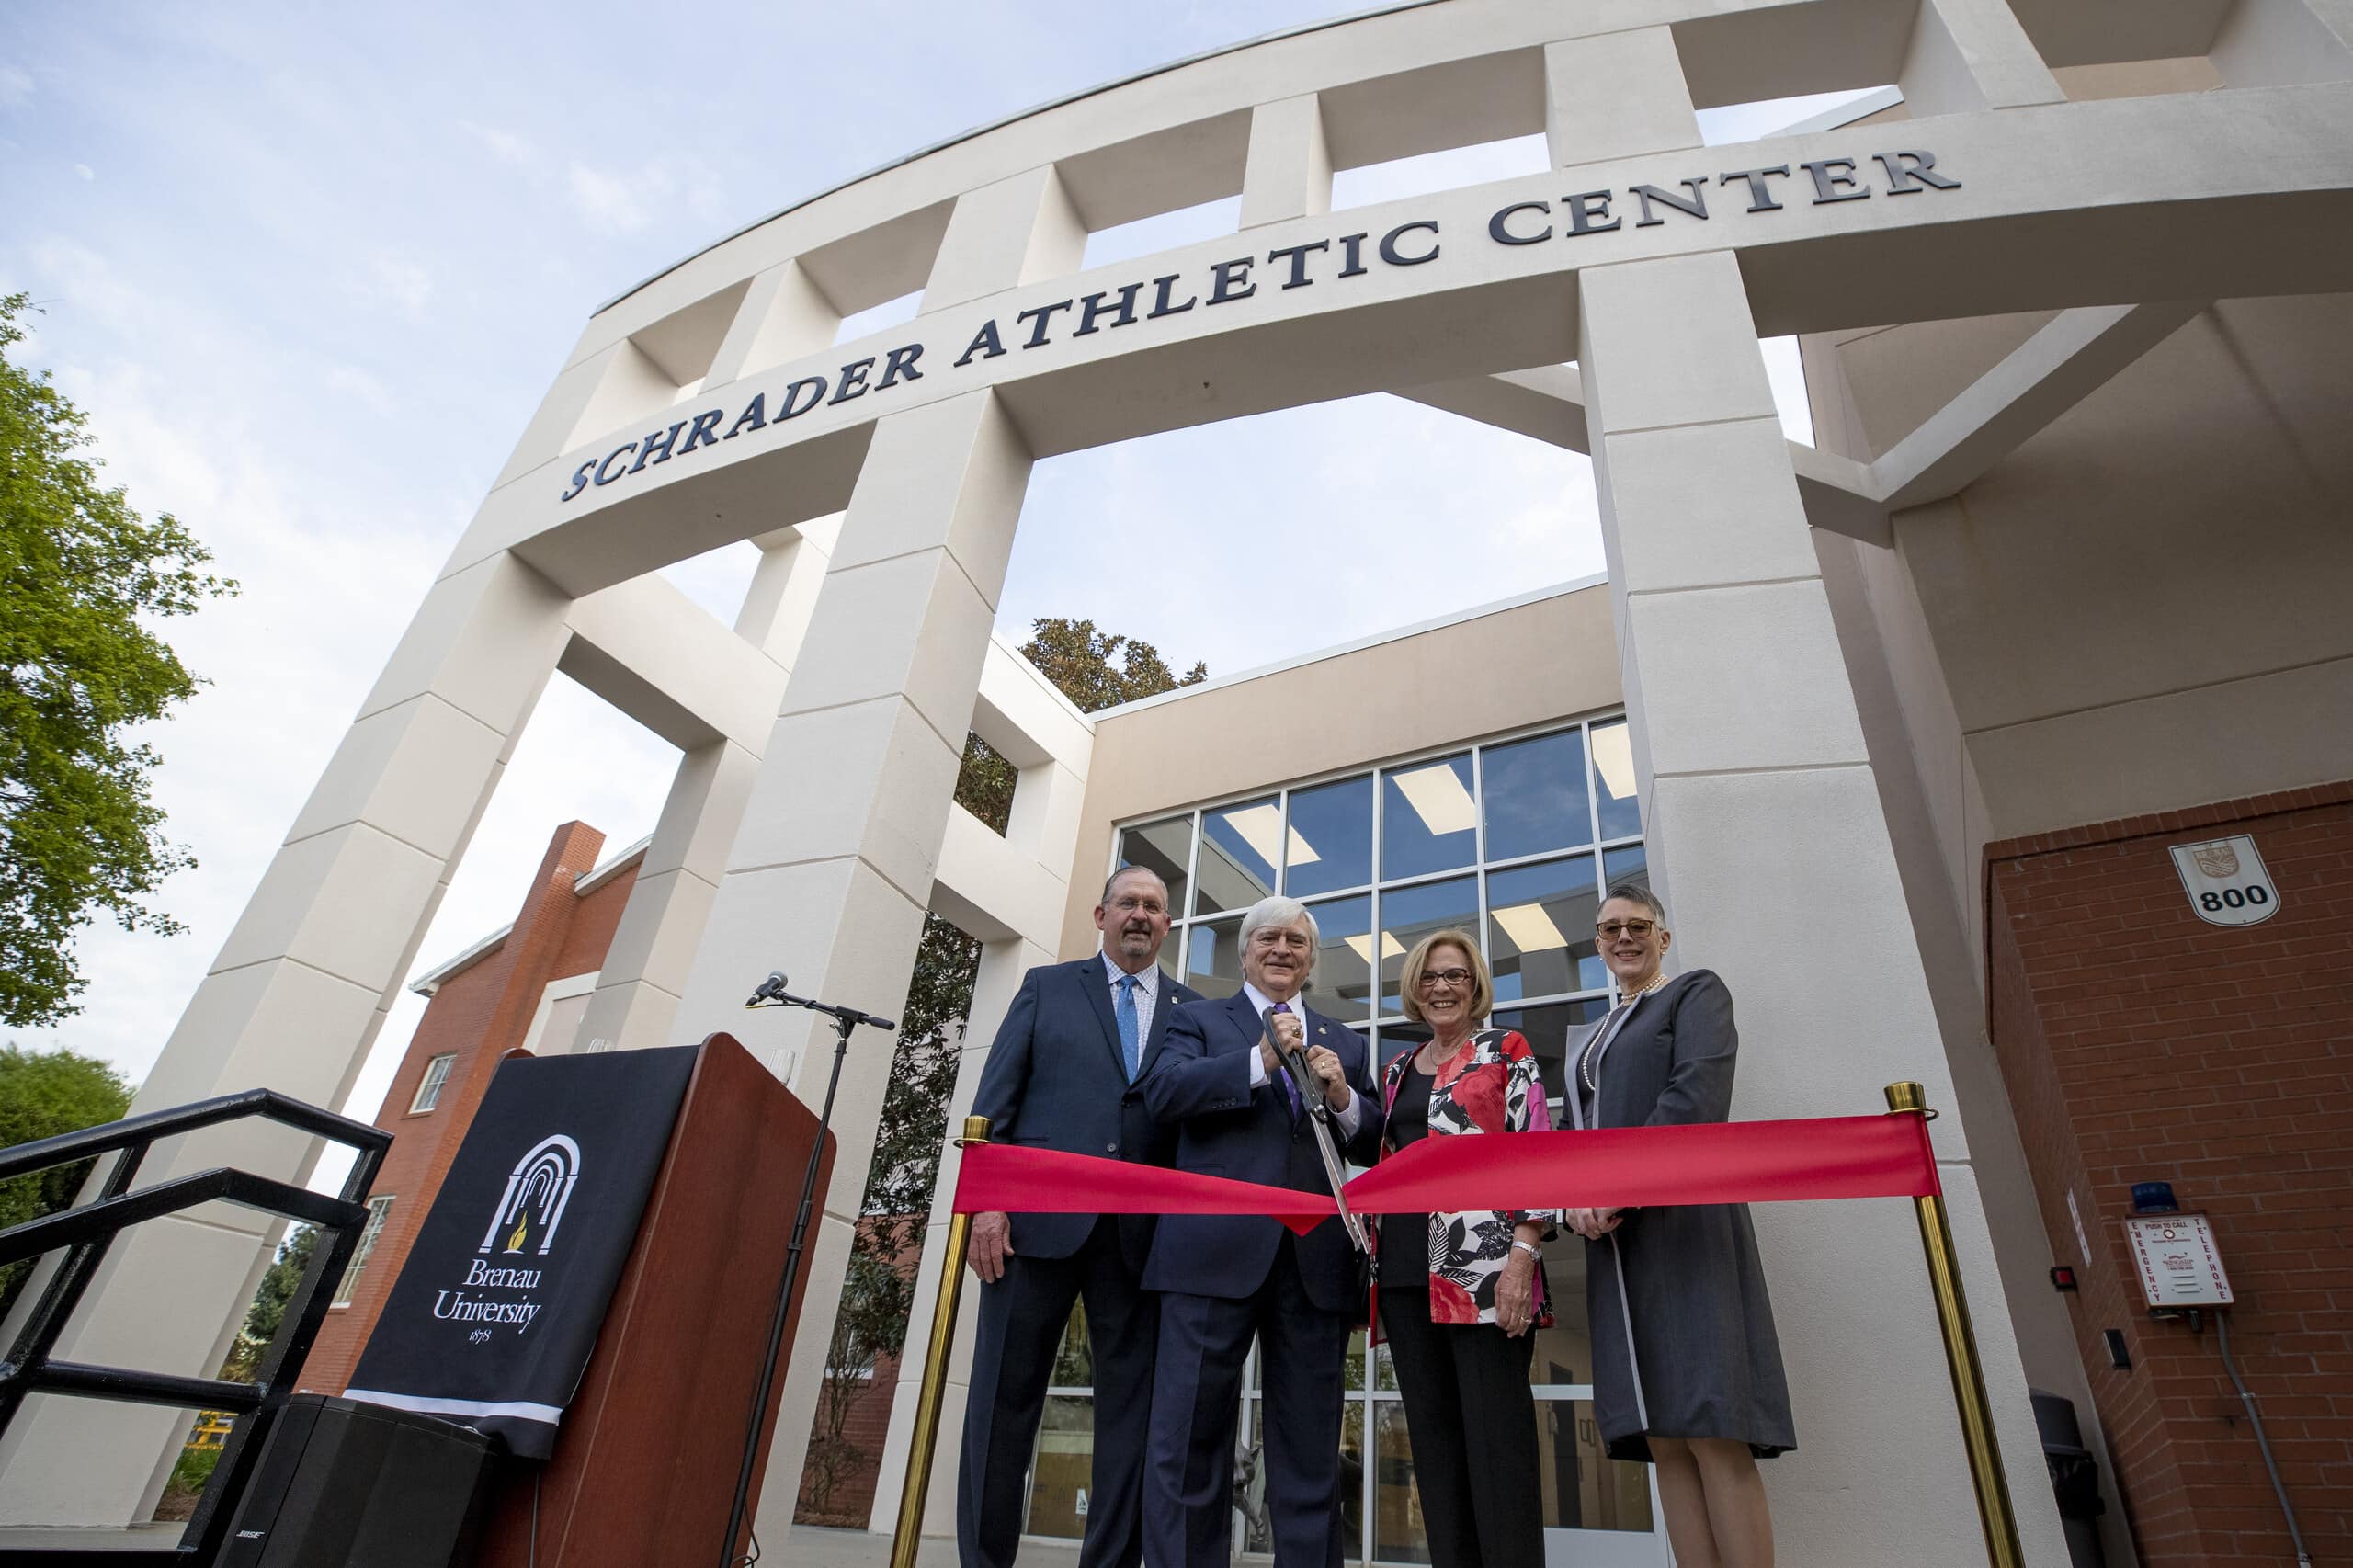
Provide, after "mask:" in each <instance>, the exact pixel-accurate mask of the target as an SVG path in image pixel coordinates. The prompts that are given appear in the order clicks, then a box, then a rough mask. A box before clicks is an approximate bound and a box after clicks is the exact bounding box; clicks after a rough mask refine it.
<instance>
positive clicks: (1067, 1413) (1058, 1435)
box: [1026, 1394, 1095, 1540]
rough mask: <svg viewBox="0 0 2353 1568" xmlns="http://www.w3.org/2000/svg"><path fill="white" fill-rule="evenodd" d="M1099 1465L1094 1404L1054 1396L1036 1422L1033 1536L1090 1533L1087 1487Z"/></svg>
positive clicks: (1031, 1477)
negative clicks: (1096, 1457) (1096, 1450)
mask: <svg viewBox="0 0 2353 1568" xmlns="http://www.w3.org/2000/svg"><path fill="white" fill-rule="evenodd" d="M1094 1469H1095V1402H1094V1400H1092V1399H1088V1398H1073V1397H1071V1396H1069V1395H1066V1394H1054V1395H1051V1396H1050V1397H1049V1398H1048V1399H1047V1401H1046V1415H1045V1419H1044V1420H1043V1421H1041V1422H1040V1423H1039V1425H1038V1458H1037V1460H1036V1462H1035V1464H1033V1465H1032V1466H1031V1468H1030V1471H1029V1524H1028V1526H1027V1527H1026V1528H1027V1529H1028V1530H1029V1534H1031V1535H1052V1536H1063V1537H1066V1538H1068V1539H1070V1540H1077V1539H1078V1538H1079V1537H1081V1536H1083V1535H1085V1534H1086V1488H1087V1485H1088V1483H1089V1481H1090V1480H1091V1478H1092V1475H1093V1471H1094Z"/></svg>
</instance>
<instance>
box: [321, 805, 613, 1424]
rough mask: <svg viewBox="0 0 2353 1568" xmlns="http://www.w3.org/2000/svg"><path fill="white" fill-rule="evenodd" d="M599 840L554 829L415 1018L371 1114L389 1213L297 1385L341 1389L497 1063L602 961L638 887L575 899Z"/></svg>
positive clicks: (584, 829) (573, 829) (583, 830)
mask: <svg viewBox="0 0 2353 1568" xmlns="http://www.w3.org/2000/svg"><path fill="white" fill-rule="evenodd" d="M604 843H605V835H603V834H601V833H599V832H597V830H596V829H595V828H593V827H590V826H588V825H586V824H584V823H576V822H570V823H565V824H563V826H561V827H559V828H557V829H556V830H555V834H554V835H553V836H552V837H551V839H550V840H549V843H548V851H547V854H546V855H545V856H544V857H543V858H541V859H540V868H539V870H538V871H537V872H536V873H535V874H534V875H533V877H532V880H531V883H530V886H529V890H528V891H527V892H526V893H525V895H524V898H523V903H522V906H521V908H519V909H518V910H517V912H516V916H515V926H514V929H513V930H511V931H509V932H508V933H507V935H506V940H505V941H503V942H502V943H500V944H499V946H498V947H497V948H496V949H494V950H493V951H491V952H489V953H486V954H484V955H483V957H482V958H480V959H479V960H476V961H475V962H473V963H472V964H471V965H469V966H468V967H466V968H465V969H463V970H460V971H458V972H457V973H455V974H452V975H450V976H449V977H448V978H446V979H445V980H443V981H442V982H441V983H440V984H439V985H438V987H437V988H436V990H435V991H434V994H433V1000H432V1001H431V1002H430V1003H428V1004H427V1005H426V1009H425V1016H424V1017H422V1018H420V1019H418V1020H417V1026H416V1033H415V1035H414V1036H413V1037H412V1038H411V1039H410V1040H409V1046H408V1051H407V1052H406V1053H405V1054H404V1056H403V1057H402V1058H401V1065H400V1070H399V1071H398V1072H396V1073H395V1074H393V1075H392V1087H391V1088H389V1089H387V1090H386V1091H385V1092H384V1105H383V1108H382V1109H381V1111H379V1112H378V1113H377V1116H376V1125H377V1126H379V1127H381V1128H382V1129H384V1130H385V1131H388V1132H390V1133H392V1148H391V1149H390V1150H389V1151H388V1152H387V1153H386V1154H385V1156H384V1164H383V1166H382V1167H381V1169H380V1170H379V1171H378V1172H377V1176H376V1183H375V1186H374V1187H373V1188H372V1189H371V1194H379V1193H389V1194H391V1195H392V1210H391V1211H390V1213H389V1214H388V1215H387V1216H386V1218H385V1221H384V1227H383V1230H382V1231H381V1233H379V1234H378V1236H377V1238H376V1246H375V1250H374V1252H373V1253H372V1254H371V1255H370V1256H369V1260H368V1267H367V1269H366V1271H365V1272H364V1273H363V1274H362V1275H361V1276H360V1279H359V1283H358V1289H357V1290H354V1291H353V1293H352V1300H351V1304H350V1305H348V1306H344V1307H335V1308H333V1309H331V1310H330V1311H329V1312H328V1313H327V1323H326V1326H325V1327H324V1329H322V1330H321V1331H320V1334H319V1338H318V1342H317V1344H316V1346H313V1349H312V1351H311V1357H310V1359H309V1360H308V1361H307V1362H305V1363H304V1364H303V1368H302V1379H301V1387H302V1388H304V1389H308V1390H313V1391H315V1392H323V1393H341V1392H343V1391H344V1389H345V1387H346V1386H347V1384H348V1383H349V1382H350V1379H351V1369H352V1367H353V1366H354V1365H355V1364H357V1363H358V1359H359V1352H360V1349H361V1347H362V1346H365V1345H366V1344H367V1341H368V1335H369V1331H370V1330H372V1329H373V1328H374V1327H375V1324H376V1317H377V1314H378V1313H379V1312H381V1311H382V1310H383V1304H384V1297H385V1294H386V1293H387V1292H388V1291H389V1290H391V1289H392V1280H393V1279H394V1278H397V1277H398V1276H399V1274H400V1267H401V1264H402V1263H403V1261H404V1260H405V1259H406V1258H407V1256H408V1249H409V1244H410V1243H411V1242H413V1241H414V1240H415V1236H416V1231H417V1226H418V1224H419V1222H420V1221H422V1220H423V1218H424V1216H425V1213H426V1210H427V1209H429V1208H430V1207H431V1206H432V1201H433V1195H434V1194H435V1193H437V1192H438V1191H439V1190H440V1188H441V1182H442V1179H443V1178H444V1177H445V1176H448V1174H449V1165H450V1162H451V1161H452V1160H454V1159H456V1158H457V1153H458V1145H459V1144H460V1142H462V1141H463V1140H464V1137H465V1131H466V1128H467V1126H468V1124H469V1123H471V1122H472V1120H473V1114H474V1108H475V1107H476V1106H477V1105H479V1104H480V1103H481V1101H482V1096H483V1091H484V1090H485V1089H486V1088H488V1087H489V1085H490V1076H491V1074H493V1073H494V1072H495V1071H496V1070H497V1067H498V1062H499V1058H500V1057H502V1056H504V1055H505V1054H506V1052H507V1051H511V1050H514V1049H516V1048H517V1047H518V1046H520V1045H521V1044H522V1043H523V1040H524V1037H525V1036H526V1035H527V1034H528V1033H529V1030H530V1027H531V1019H532V1017H534V1015H536V1014H537V1013H538V1011H539V1006H540V997H541V996H542V995H543V994H545V993H546V990H547V986H548V983H549V982H550V981H552V980H560V979H563V978H564V977H565V976H567V975H574V974H585V973H588V972H590V971H594V970H597V969H598V968H600V967H601V966H602V964H603V962H604V956H605V949H606V948H607V947H608V946H609V945H610V943H611V941H612V937H613V930H614V927H615V926H617V925H619V923H620V916H621V908H622V906H623V905H624V904H626V903H628V902H629V894H630V890H631V888H632V887H634V886H635V885H636V883H637V870H636V867H635V866H634V865H631V866H628V867H625V868H623V869H621V870H620V872H619V873H618V874H616V875H614V876H612V877H610V878H608V880H606V881H602V882H599V883H598V884H597V887H596V888H594V889H593V890H592V891H591V892H589V893H588V894H587V895H586V896H585V897H579V896H575V895H574V885H575V884H576V883H577V882H578V881H579V880H580V879H581V878H583V877H585V876H586V875H587V873H588V872H589V871H590V870H591V869H593V868H594V867H595V866H596V863H597V852H598V851H599V850H600V849H602V848H603V847H604ZM451 1053H454V1054H455V1056H456V1058H457V1060H456V1061H454V1062H451V1063H450V1065H449V1079H448V1081H447V1082H446V1083H444V1084H443V1085H442V1088H441V1096H440V1099H439V1101H438V1104H436V1105H435V1107H434V1108H433V1109H431V1110H429V1111H426V1112H422V1113H419V1114H415V1115H411V1114H410V1113H409V1107H410V1106H412V1105H414V1104H415V1103H416V1091H417V1085H419V1084H420V1083H421V1082H423V1080H424V1077H425V1069H426V1063H427V1062H431V1061H432V1060H433V1058H435V1057H437V1056H441V1055H446V1054H451Z"/></svg>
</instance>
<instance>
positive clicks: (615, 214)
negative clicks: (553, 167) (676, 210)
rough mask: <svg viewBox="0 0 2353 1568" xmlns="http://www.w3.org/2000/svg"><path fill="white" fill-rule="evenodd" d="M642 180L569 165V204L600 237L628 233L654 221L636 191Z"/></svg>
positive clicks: (581, 165)
mask: <svg viewBox="0 0 2353 1568" xmlns="http://www.w3.org/2000/svg"><path fill="white" fill-rule="evenodd" d="M643 183H644V182H643V181H642V180H640V179H635V178H632V177H631V176H626V175H608V174H606V173H604V172H603V171H601V170H598V169H592V168H590V167H589V166H588V165H585V164H574V165H572V204H573V206H574V208H576V209H577V210H578V211H579V213H580V217H581V221H582V222H585V223H586V224H587V225H588V226H589V227H590V228H591V229H594V230H596V231H597V233H602V234H629V233H636V232H637V231H638V230H640V229H642V228H643V227H645V225H646V224H647V223H648V222H651V221H652V219H653V214H652V213H650V212H648V211H647V210H645V203H644V201H643V200H642V199H641V198H640V197H639V195H638V191H639V189H640V188H641V187H642V185H643Z"/></svg>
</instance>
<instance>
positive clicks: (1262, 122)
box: [1242, 93, 1332, 229]
mask: <svg viewBox="0 0 2353 1568" xmlns="http://www.w3.org/2000/svg"><path fill="white" fill-rule="evenodd" d="M1330 210H1332V149H1331V148H1330V147H1329V146H1328V145H1327V144H1326V143H1325V142H1324V108H1323V100H1322V99H1321V98H1319V97H1316V96H1315V95H1314V94H1313V93H1306V94H1303V95H1302V96H1301V97H1295V98H1283V99H1280V100H1279V101H1277V102H1274V103H1270V104H1260V105H1258V106H1257V107H1256V108H1254V109H1252V110H1251V111H1250V151H1249V153H1248V155H1247V157H1246V158H1245V161H1244V163H1243V166H1242V226H1243V227H1244V228H1245V229H1252V228H1256V227H1257V226H1258V225H1259V224H1261V223H1280V222H1285V221H1286V220H1289V219H1292V218H1312V217H1313V216H1315V215H1316V214H1317V213H1319V212H1329V211H1330Z"/></svg>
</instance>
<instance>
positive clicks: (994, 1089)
mask: <svg viewBox="0 0 2353 1568" xmlns="http://www.w3.org/2000/svg"><path fill="white" fill-rule="evenodd" d="M1095 925H1096V928H1097V930H1099V931H1101V932H1102V933H1103V950H1102V951H1101V952H1099V953H1097V954H1095V955H1094V956H1092V957H1089V958H1084V959H1081V960H1078V961H1077V962H1075V963H1061V964H1045V965H1041V966H1040V967H1039V968H1037V969H1033V970H1031V971H1029V973H1028V974H1026V975H1024V976H1023V977H1022V980H1021V990H1020V993H1019V994H1017V995H1016V996H1015V997H1014V999H1013V1006H1012V1007H1011V1008H1010V1009H1009V1010H1008V1011H1007V1012H1006V1016H1005V1023H1004V1025H1003V1026H1002V1027H1001V1028H998V1030H997V1032H996V1043H995V1045H994V1046H992V1047H991V1048H990V1050H989V1058H988V1063H987V1065H986V1066H984V1067H983V1068H982V1069H981V1085H980V1088H979V1090H978V1091H977V1092H976V1093H975V1094H974V1095H973V1096H972V1114H973V1115H975V1116H985V1117H987V1118H988V1119H989V1138H990V1140H991V1141H992V1142H998V1143H1018V1144H1021V1145H1024V1146H1025V1147H1029V1148H1040V1149H1060V1150H1063V1151H1064V1152H1065V1153H1074V1154H1094V1155H1097V1156H1098V1157H1102V1156H1108V1157H1111V1158H1116V1159H1121V1160H1140V1161H1142V1162H1144V1163H1146V1164H1149V1165H1166V1164H1168V1162H1169V1159H1170V1157H1171V1156H1172V1155H1173V1154H1174V1153H1175V1145H1176V1139H1175V1136H1174V1135H1173V1134H1172V1133H1171V1132H1170V1131H1168V1130H1167V1129H1165V1128H1163V1127H1160V1126H1159V1125H1157V1124H1156V1123H1155V1122H1154V1120H1153V1119H1152V1115H1151V1113H1150V1112H1149V1111H1147V1110H1146V1109H1145V1108H1144V1104H1143V1096H1142V1088H1141V1080H1142V1077H1143V1074H1145V1073H1146V1072H1147V1071H1148V1070H1149V1069H1150V1068H1151V1066H1152V1064H1153V1062H1154V1059H1155V1058H1156V1057H1157V1056H1158V1054H1159V1052H1160V1051H1161V1050H1162V1049H1163V1043H1162V1042H1163V1041H1164V1040H1165V1037H1166V1035H1167V1033H1168V1025H1169V1019H1170V1017H1171V1016H1172V1015H1173V1014H1174V1013H1175V1012H1176V1007H1177V1004H1179V1003H1182V1002H1194V1001H1199V999H1200V996H1199V993H1198V992H1195V991H1189V990H1188V989H1186V988H1185V987H1184V986H1182V985H1179V984H1177V983H1176V982H1175V981H1174V980H1171V979H1169V978H1168V976H1166V975H1165V974H1163V973H1162V972H1161V971H1160V970H1159V968H1158V965H1157V960H1158V959H1159V957H1160V945H1161V943H1162V942H1163V941H1165V939H1166V938H1167V936H1168V889H1167V887H1166V885H1165V884H1164V883H1163V882H1162V881H1161V880H1160V879H1159V878H1158V877H1157V876H1155V875H1154V874H1153V873H1152V872H1151V871H1149V870H1147V869H1144V868H1143V867H1141V866H1129V867H1125V868H1123V869H1120V870H1119V871H1116V872H1114V873H1113V874H1112V877H1111V880H1110V881H1108V882H1106V883H1105V884H1104V885H1103V902H1102V903H1099V904H1097V906H1096V910H1095ZM1153 1228H1154V1226H1153V1220H1152V1217H1151V1216H1149V1215H1119V1216H1114V1215H1097V1214H1013V1215H1006V1214H977V1215H974V1216H973V1219H972V1246H971V1250H970V1252H969V1254H968V1255H967V1256H969V1258H970V1260H971V1262H972V1271H973V1272H974V1273H975V1274H978V1275H979V1276H980V1277H981V1311H980V1330H979V1334H978V1335H977V1337H976V1338H975V1340H974V1342H973V1346H972V1402H971V1403H970V1405H969V1406H968V1407H967V1408H966V1410H965V1413H964V1462H963V1466H962V1469H961V1473H960V1475H959V1478H958V1485H957V1492H956V1542H957V1548H958V1551H960V1552H961V1555H962V1560H963V1563H964V1568H1008V1565H1009V1564H1011V1562H1013V1556H1014V1552H1015V1551H1016V1550H1017V1548H1018V1546H1019V1545H1020V1540H1021V1526H1022V1511H1023V1498H1024V1494H1025V1488H1024V1485H1023V1482H1024V1480H1025V1478H1026V1477H1027V1476H1028V1474H1029V1450H1030V1449H1031V1447H1032V1446H1033V1445H1034V1444H1035V1443H1036V1442H1037V1439H1038V1419H1039V1416H1040V1414H1042V1413H1043V1411H1044V1409H1045V1403H1046V1386H1047V1384H1048V1383H1049V1382H1051V1381H1052V1373H1053V1369H1054V1353H1055V1351H1056V1349H1057V1348H1058V1347H1059V1346H1061V1344H1062V1338H1063V1326H1064V1325H1065V1324H1068V1323H1069V1321H1070V1309H1071V1303H1072V1302H1073V1301H1077V1300H1081V1299H1084V1300H1085V1301H1086V1335H1087V1342H1088V1347H1089V1348H1090V1349H1091V1350H1092V1351H1093V1354H1094V1361H1095V1464H1094V1474H1093V1476H1092V1478H1091V1481H1090V1483H1089V1496H1088V1499H1087V1508H1086V1543H1085V1544H1084V1545H1083V1546H1082V1547H1081V1548H1080V1549H1079V1555H1078V1561H1079V1563H1080V1568H1136V1563H1137V1562H1138V1561H1139V1560H1140V1558H1141V1556H1142V1551H1143V1536H1142V1506H1143V1465H1144V1443H1145V1439H1146V1437H1147V1435H1148V1433H1149V1429H1150V1428H1149V1423H1150V1419H1151V1411H1152V1380H1153V1354H1154V1345H1155V1341H1156V1336H1157V1333H1158V1324H1159V1302H1158V1300H1157V1298H1155V1297H1154V1296H1153V1295H1151V1294H1150V1293H1148V1292H1147V1291H1146V1290H1144V1288H1143V1286H1142V1282H1141V1281H1142V1274H1143V1268H1144V1260H1145V1258H1146V1256H1148V1255H1149V1253H1150V1251H1151V1248H1152V1235H1153Z"/></svg>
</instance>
